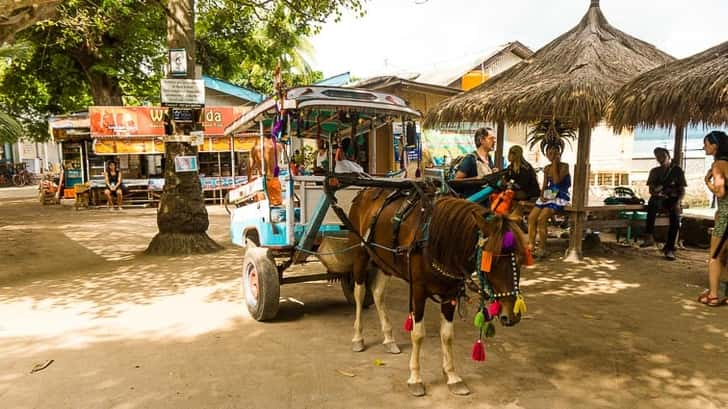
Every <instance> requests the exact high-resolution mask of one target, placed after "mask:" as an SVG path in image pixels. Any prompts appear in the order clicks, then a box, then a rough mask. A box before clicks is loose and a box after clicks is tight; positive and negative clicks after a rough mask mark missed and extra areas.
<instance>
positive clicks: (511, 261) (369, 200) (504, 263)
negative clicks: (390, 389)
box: [349, 188, 527, 396]
mask: <svg viewBox="0 0 728 409" xmlns="http://www.w3.org/2000/svg"><path fill="white" fill-rule="evenodd" d="M393 196H394V197H396V196H397V192H396V191H395V190H394V189H385V188H368V189H364V190H362V191H361V192H359V193H358V195H357V196H356V197H355V198H354V200H353V202H352V206H351V208H350V211H349V218H350V220H351V222H352V225H353V230H354V231H353V232H350V233H349V240H350V244H352V245H355V244H356V243H357V242H362V241H364V244H363V245H361V246H359V247H356V248H355V249H354V251H353V254H352V257H353V271H352V274H353V279H354V281H355V288H354V297H355V300H356V316H355V320H354V337H353V339H352V350H353V351H355V352H359V351H363V350H364V349H365V347H364V338H363V336H362V325H361V313H362V306H363V305H362V304H363V301H364V296H365V293H366V287H365V285H366V284H365V283H366V282H367V278H368V277H367V274H368V270H369V264H370V262H371V263H372V264H373V265H374V267H375V271H376V272H375V273H373V274H374V277H373V279H371V278H370V284H369V285H370V288H371V291H372V295H373V298H374V303H375V305H376V309H377V313H378V316H379V320H380V324H381V328H382V333H383V335H384V340H383V345H384V347H385V350H386V351H387V352H389V353H392V354H397V353H399V352H400V350H399V348H398V347H397V344H396V342H395V340H394V337H393V336H392V325H391V322H390V320H389V317H388V314H387V310H386V307H385V305H384V291H385V288H386V286H387V283H388V281H389V279H390V278H391V276H395V277H398V278H400V279H403V280H405V281H407V282H409V286H410V310H409V311H410V316H409V317H408V322H407V323H406V325H405V326H406V327H407V326H410V325H408V324H410V323H412V321H410V319H413V321H414V323H413V324H412V325H411V326H410V327H411V340H412V353H411V356H410V362H409V370H410V375H409V379H408V380H407V385H408V389H409V391H410V393H411V394H413V395H415V396H423V395H425V385H424V383H423V380H422V377H421V374H420V351H421V346H422V341H423V339H424V338H425V326H424V321H423V318H424V313H425V302H426V300H427V299H428V298H431V299H433V300H435V301H436V302H439V303H440V311H441V326H440V340H441V345H442V355H443V360H442V370H443V373H444V375H445V376H446V377H447V385H448V389H449V390H450V392H451V393H453V394H456V395H467V394H469V393H470V390H469V388H468V387H467V385H466V384H465V382H463V380H462V378H460V376H458V374H457V373H456V372H455V366H454V363H453V352H452V341H453V316H454V312H455V309H456V306H457V303H458V302H459V301H461V300H460V298H461V297H462V296H463V295H464V292H465V287H466V282H469V284H472V281H470V278H471V274H472V273H473V272H474V271H476V268H477V266H476V264H477V260H480V256H481V255H482V254H484V253H483V252H485V251H487V252H490V254H491V255H493V257H492V258H491V260H492V264H491V268H490V271H489V272H488V273H487V276H486V277H485V280H486V284H489V287H490V290H491V291H492V295H493V296H494V299H498V300H499V302H500V303H501V311H500V313H499V316H498V319H499V321H500V322H501V324H503V325H504V326H513V325H515V324H517V323H518V322H519V321H520V319H521V316H520V311H519V312H518V313H516V312H514V305H515V303H516V299H517V298H516V296H517V295H518V280H519V277H520V266H521V264H522V263H523V262H524V261H525V257H526V243H527V241H526V239H525V236H524V234H523V232H522V231H521V229H520V228H519V227H518V222H517V221H516V220H515V219H511V218H509V217H508V216H504V215H499V214H494V213H492V212H491V211H490V210H489V209H487V208H484V207H482V206H480V205H478V204H476V203H473V202H470V201H467V200H464V199H459V198H455V197H452V196H442V197H437V198H432V197H428V196H427V195H420V196H419V198H418V199H412V196H411V195H409V196H408V195H400V196H401V197H398V198H396V199H395V200H392V197H393ZM407 200H410V202H412V201H415V200H416V203H415V205H414V206H411V207H413V208H414V210H412V211H410V212H409V213H408V214H407V215H406V216H405V217H404V218H402V217H401V216H402V215H401V213H402V211H401V209H403V208H405V207H406V205H403V201H407ZM398 209H399V210H398ZM396 218H399V219H400V220H401V224H400V226H399V227H398V228H396V229H393V220H396ZM397 221H398V222H399V220H397ZM507 231H510V232H512V234H513V236H514V238H515V245H513V246H512V247H511V249H510V250H509V251H508V252H507V254H501V253H504V252H503V251H502V245H503V242H504V240H503V237H504V234H505V233H506V232H507ZM511 241H513V240H511ZM393 246H394V247H396V248H392V247H393ZM406 329H407V330H410V328H406ZM483 359H484V358H483Z"/></svg>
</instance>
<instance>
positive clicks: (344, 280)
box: [341, 271, 374, 308]
mask: <svg viewBox="0 0 728 409" xmlns="http://www.w3.org/2000/svg"><path fill="white" fill-rule="evenodd" d="M373 279H374V274H373V272H371V271H370V272H369V274H367V283H366V288H367V292H366V293H365V295H364V305H363V306H364V308H369V307H370V306H371V305H372V304H374V294H373V293H372V288H371V287H372V286H371V284H372V280H373ZM341 291H342V292H343V293H344V298H346V302H347V303H349V305H356V299H355V298H354V279H353V275H352V274H351V273H349V274H344V275H342V276H341Z"/></svg>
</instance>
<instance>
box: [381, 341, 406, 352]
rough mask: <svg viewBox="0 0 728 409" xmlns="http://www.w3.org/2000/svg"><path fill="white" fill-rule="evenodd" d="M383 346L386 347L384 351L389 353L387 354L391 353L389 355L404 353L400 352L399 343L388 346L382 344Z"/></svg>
mask: <svg viewBox="0 0 728 409" xmlns="http://www.w3.org/2000/svg"><path fill="white" fill-rule="evenodd" d="M382 345H384V350H385V351H387V353H389V354H393V355H397V354H399V353H400V352H402V351H400V350H399V347H398V346H397V343H396V342H394V341H393V342H387V343H386V344H382Z"/></svg>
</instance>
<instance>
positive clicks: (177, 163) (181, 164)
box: [174, 156, 197, 172]
mask: <svg viewBox="0 0 728 409" xmlns="http://www.w3.org/2000/svg"><path fill="white" fill-rule="evenodd" d="M174 171H175V172H197V156H177V157H175V158H174Z"/></svg>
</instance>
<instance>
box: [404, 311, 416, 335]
mask: <svg viewBox="0 0 728 409" xmlns="http://www.w3.org/2000/svg"><path fill="white" fill-rule="evenodd" d="M412 328H414V322H413V320H412V314H411V313H410V314H407V319H406V320H405V321H404V330H405V331H407V332H412Z"/></svg>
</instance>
